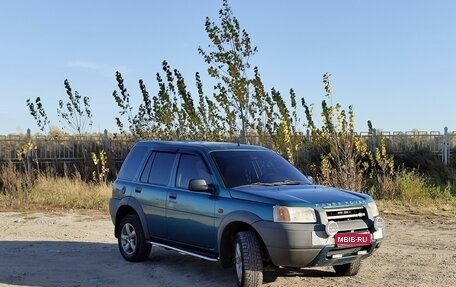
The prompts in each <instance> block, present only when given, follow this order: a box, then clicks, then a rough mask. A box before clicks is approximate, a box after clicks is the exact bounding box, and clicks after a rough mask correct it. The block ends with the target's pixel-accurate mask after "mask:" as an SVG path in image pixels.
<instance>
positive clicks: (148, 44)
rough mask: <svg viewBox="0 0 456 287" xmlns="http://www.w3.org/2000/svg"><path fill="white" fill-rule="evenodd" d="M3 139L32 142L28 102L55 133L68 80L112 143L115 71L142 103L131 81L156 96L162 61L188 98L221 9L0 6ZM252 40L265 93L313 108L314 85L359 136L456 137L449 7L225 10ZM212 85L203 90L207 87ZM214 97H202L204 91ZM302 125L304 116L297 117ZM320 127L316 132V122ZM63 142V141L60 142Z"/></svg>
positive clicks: (438, 1)
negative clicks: (351, 119) (327, 80)
mask: <svg viewBox="0 0 456 287" xmlns="http://www.w3.org/2000/svg"><path fill="white" fill-rule="evenodd" d="M0 3H1V5H0V7H1V8H0V135H6V134H17V133H25V132H26V130H27V129H28V128H30V129H31V131H32V133H36V132H39V130H38V127H37V125H36V122H35V120H34V119H33V118H32V116H31V115H30V114H29V112H28V108H27V106H26V100H27V99H32V100H34V99H35V98H36V97H40V98H41V99H42V102H43V104H44V107H45V109H46V111H47V114H48V117H49V119H50V121H51V125H52V126H60V123H59V118H58V117H57V107H58V101H59V99H63V100H65V99H67V98H66V93H65V88H64V84H63V82H64V80H65V79H68V80H69V82H70V84H71V87H72V89H73V90H77V91H78V92H79V94H80V95H81V96H87V97H89V98H90V103H91V110H92V113H93V125H92V127H91V128H90V129H89V131H90V132H102V131H104V130H105V129H107V130H108V131H109V132H117V131H118V129H117V126H116V124H115V120H114V119H115V117H117V116H118V112H119V109H118V108H117V106H116V103H115V101H114V99H113V97H112V93H113V91H114V90H115V89H116V88H117V82H116V80H115V73H116V71H119V72H121V73H122V76H123V78H124V79H125V85H126V87H127V89H128V91H129V93H130V95H131V96H132V101H133V105H134V106H135V107H137V106H138V105H139V104H140V101H141V93H140V90H139V86H138V80H139V79H143V80H144V82H145V84H146V86H147V87H148V91H149V93H151V94H154V93H156V92H157V91H158V87H157V81H156V78H155V75H156V73H157V72H160V71H161V63H162V61H163V60H166V61H168V63H169V64H170V66H171V67H172V68H177V69H178V70H180V72H181V73H182V74H183V76H184V77H185V79H186V82H187V86H188V87H189V90H190V91H191V92H193V94H195V95H196V87H195V84H194V75H195V73H196V72H200V73H201V75H202V80H203V84H204V83H205V79H207V78H208V76H207V65H206V64H205V63H204V61H203V59H202V57H201V56H200V55H199V54H198V51H197V49H198V47H199V46H201V47H203V48H205V47H207V45H208V44H209V43H210V42H209V38H208V37H207V34H206V32H205V30H204V23H205V19H206V17H209V18H210V19H211V20H213V21H216V22H217V21H218V10H219V9H220V8H221V4H222V1H221V0H192V1H185V0H167V1H156V0H149V1H147V0H141V1H139V0H130V1H120V0H97V1H94V0H78V1H60V0H40V1H32V0H29V1H26V0H15V1H8V0H0ZM229 4H230V6H231V8H232V10H233V12H234V16H235V17H236V18H237V19H238V20H239V22H240V24H241V26H242V28H244V29H245V30H246V31H247V32H248V33H249V35H250V38H251V41H252V44H253V45H255V46H257V47H258V53H257V54H256V55H255V56H254V57H253V58H252V59H251V63H252V65H254V66H258V68H259V70H260V73H261V76H262V79H263V82H264V84H265V87H266V88H267V89H270V88H272V87H275V88H276V89H277V90H279V91H281V92H282V95H283V96H284V97H285V96H286V95H288V91H289V89H290V88H293V89H294V90H295V92H296V94H297V97H298V98H302V97H304V98H305V100H306V102H307V103H310V104H314V105H315V106H319V105H320V104H321V101H322V100H323V99H324V89H323V83H322V76H323V74H324V73H326V72H328V73H330V74H331V84H332V88H333V102H337V103H340V104H341V105H342V106H343V107H345V108H346V107H348V106H349V105H353V107H354V111H355V121H356V130H357V131H360V132H362V131H367V124H366V123H367V121H368V120H371V121H372V123H373V126H374V127H375V128H377V129H381V130H384V131H391V132H393V131H410V130H413V129H418V130H420V131H428V132H430V131H440V132H443V129H444V127H445V126H447V127H448V129H449V130H450V131H453V130H456V95H455V93H456V92H455V88H454V85H455V83H456V30H455V28H456V17H455V16H454V15H455V13H456V1H452V0H446V1H445V0H434V1H427V0H413V1H412V0H408V1H407V0H403V1H397V0H384V1H362V0H359V1H354V0H347V1H310V0H309V1H301V0H288V1H272V0H230V1H229ZM206 82H209V81H206ZM205 89H206V91H207V93H208V94H212V91H211V90H210V85H209V84H208V85H207V86H205ZM301 118H302V120H304V118H305V116H304V114H303V113H301ZM317 123H318V120H317ZM67 131H68V130H67Z"/></svg>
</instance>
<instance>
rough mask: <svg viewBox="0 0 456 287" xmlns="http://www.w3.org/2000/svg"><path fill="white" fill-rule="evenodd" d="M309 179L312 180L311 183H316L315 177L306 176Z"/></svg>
mask: <svg viewBox="0 0 456 287" xmlns="http://www.w3.org/2000/svg"><path fill="white" fill-rule="evenodd" d="M306 177H307V179H308V180H309V181H310V183H311V184H314V179H313V177H311V176H310V175H308V176H306Z"/></svg>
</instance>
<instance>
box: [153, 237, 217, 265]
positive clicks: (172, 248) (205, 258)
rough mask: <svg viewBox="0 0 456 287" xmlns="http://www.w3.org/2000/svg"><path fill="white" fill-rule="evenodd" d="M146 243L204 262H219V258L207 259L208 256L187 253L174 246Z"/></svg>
mask: <svg viewBox="0 0 456 287" xmlns="http://www.w3.org/2000/svg"><path fill="white" fill-rule="evenodd" d="M146 242H147V243H149V244H152V245H156V246H160V247H163V248H166V249H171V250H174V251H177V252H180V253H183V254H187V255H190V256H193V257H197V258H201V259H204V260H207V261H212V262H217V261H218V258H212V257H207V256H204V255H201V254H198V253H194V252H190V251H187V250H184V249H179V248H176V247H173V246H169V245H166V244H162V243H158V242H153V241H146Z"/></svg>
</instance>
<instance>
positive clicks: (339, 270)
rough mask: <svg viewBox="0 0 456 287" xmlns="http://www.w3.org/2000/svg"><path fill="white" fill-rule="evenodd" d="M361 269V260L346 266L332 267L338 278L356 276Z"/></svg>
mask: <svg viewBox="0 0 456 287" xmlns="http://www.w3.org/2000/svg"><path fill="white" fill-rule="evenodd" d="M360 267H361V260H356V261H353V262H350V263H347V264H342V265H334V266H333V268H334V271H336V274H337V275H339V276H354V275H356V274H358V271H359V269H360Z"/></svg>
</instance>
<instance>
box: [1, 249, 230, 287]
mask: <svg viewBox="0 0 456 287" xmlns="http://www.w3.org/2000/svg"><path fill="white" fill-rule="evenodd" d="M0 258H1V260H0V285H2V284H6V285H12V286H14V285H20V286H24V285H25V286H72V287H82V286H110V287H116V286H119V287H120V286H162V287H165V286H189V282H194V283H195V284H198V286H234V273H233V272H234V271H233V270H231V269H222V268H221V267H220V265H219V264H218V263H216V262H209V261H204V260H201V259H198V258H194V257H191V256H187V255H183V254H179V253H177V252H172V251H167V250H164V249H162V248H156V247H153V248H152V252H151V255H150V257H149V260H146V261H144V262H141V263H132V262H127V261H125V260H124V259H123V258H122V257H121V255H120V253H119V251H118V247H117V244H114V243H95V242H68V241H0ZM152 282H155V283H152ZM198 282H199V283H198Z"/></svg>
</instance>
